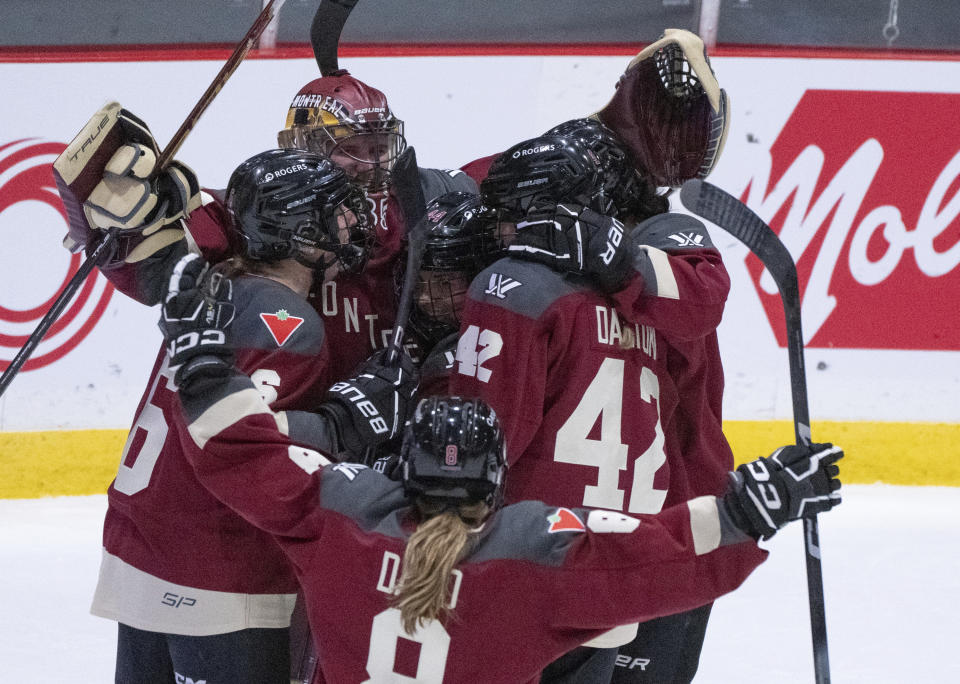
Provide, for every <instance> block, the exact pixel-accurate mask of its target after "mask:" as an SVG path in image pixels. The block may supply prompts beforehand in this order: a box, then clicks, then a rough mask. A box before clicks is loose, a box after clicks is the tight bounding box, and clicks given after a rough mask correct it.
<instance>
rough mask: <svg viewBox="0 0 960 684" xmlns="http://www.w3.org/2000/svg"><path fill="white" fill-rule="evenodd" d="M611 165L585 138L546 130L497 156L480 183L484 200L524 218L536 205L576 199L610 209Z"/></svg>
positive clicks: (595, 207) (513, 216)
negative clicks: (606, 166) (608, 169)
mask: <svg viewBox="0 0 960 684" xmlns="http://www.w3.org/2000/svg"><path fill="white" fill-rule="evenodd" d="M606 173H607V172H606V170H605V169H604V168H603V165H602V164H601V162H600V158H599V157H598V156H597V155H596V154H595V153H594V152H593V151H592V150H591V149H590V148H589V147H588V146H587V145H585V144H584V143H583V142H582V141H581V140H579V139H578V138H576V137H573V136H569V135H543V136H540V137H539V138H531V139H530V140H525V141H523V142H521V143H519V144H517V145H514V146H513V147H511V148H510V149H508V150H507V151H506V152H504V153H503V154H501V155H500V156H499V157H497V158H496V159H495V160H494V161H493V164H491V165H490V170H489V172H488V173H487V177H486V178H484V180H483V182H482V183H481V184H480V192H481V194H482V195H483V198H484V200H485V201H487V202H489V203H490V204H491V205H493V206H495V207H497V208H498V209H503V210H504V214H505V216H506V217H507V218H511V219H514V220H516V219H519V218H520V217H522V216H524V215H525V214H526V213H527V211H528V210H529V209H530V207H531V206H533V205H544V204H547V205H550V204H557V203H558V202H573V203H576V204H581V205H583V206H585V207H590V208H591V209H593V210H594V211H596V212H599V213H601V214H602V213H605V212H606V211H608V210H609V209H610V198H609V197H607V195H606V193H605V190H604V187H605V186H606V184H607V183H606Z"/></svg>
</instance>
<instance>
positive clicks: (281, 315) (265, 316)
mask: <svg viewBox="0 0 960 684" xmlns="http://www.w3.org/2000/svg"><path fill="white" fill-rule="evenodd" d="M260 320H261V321H263V324H264V325H266V326H267V330H268V331H269V332H270V334H271V335H272V336H273V339H274V340H276V342H277V346H278V347H282V346H283V343H284V342H286V341H287V340H289V339H290V336H291V335H293V333H295V332H296V331H297V329H298V328H299V327H300V326H301V325H303V321H304V319H303V318H302V317H300V316H291V315H290V313H289V312H288V311H287V310H286V309H277V311H276V312H275V313H261V314H260Z"/></svg>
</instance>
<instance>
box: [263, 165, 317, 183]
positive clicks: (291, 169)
mask: <svg viewBox="0 0 960 684" xmlns="http://www.w3.org/2000/svg"><path fill="white" fill-rule="evenodd" d="M308 168H310V167H308V166H307V165H306V164H294V165H293V166H287V167H286V168H283V169H276V170H275V171H268V172H267V174H266V175H265V176H264V177H263V180H262V181H260V183H258V185H262V184H263V183H269V182H270V181H272V180H274V179H276V178H279V177H281V176H286V175H287V174H291V173H296V172H297V171H306V170H307V169H308Z"/></svg>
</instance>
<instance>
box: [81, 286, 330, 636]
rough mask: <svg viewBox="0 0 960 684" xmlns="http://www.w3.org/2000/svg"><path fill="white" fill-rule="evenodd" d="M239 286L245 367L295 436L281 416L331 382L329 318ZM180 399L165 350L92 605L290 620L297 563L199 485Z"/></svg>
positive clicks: (127, 615)
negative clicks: (182, 435) (182, 428)
mask: <svg viewBox="0 0 960 684" xmlns="http://www.w3.org/2000/svg"><path fill="white" fill-rule="evenodd" d="M234 283H235V285H234V303H235V305H236V307H237V311H236V318H235V320H234V322H233V324H232V325H231V326H230V328H229V329H228V330H227V334H228V339H229V341H230V342H231V344H232V345H234V347H235V348H236V351H237V357H236V358H237V364H238V367H239V368H241V369H243V371H244V372H245V373H247V374H248V375H249V376H250V377H251V378H252V382H253V383H255V385H256V387H257V393H258V395H262V397H263V398H265V399H266V400H267V401H268V402H269V403H270V405H271V407H272V408H273V409H274V410H276V411H277V412H279V413H277V414H276V420H277V421H279V422H278V424H277V428H278V429H279V430H282V431H283V432H284V433H289V432H290V427H291V424H292V423H294V422H295V421H293V420H288V415H290V416H293V415H296V414H293V413H290V414H288V413H286V412H285V411H286V410H287V409H307V408H314V407H315V406H317V404H319V402H320V401H321V399H322V397H323V392H324V391H325V390H326V388H327V387H329V385H330V384H331V383H332V382H333V381H334V379H333V378H331V377H330V366H329V358H328V356H329V354H328V344H327V341H326V339H325V336H324V326H323V323H322V321H321V320H320V318H319V317H318V316H317V314H316V312H315V311H314V310H313V309H312V307H311V306H310V304H309V303H308V302H307V301H306V300H305V299H304V298H303V297H302V296H300V295H298V294H297V293H295V292H294V291H292V290H290V289H289V288H287V287H286V286H284V285H281V284H280V283H277V282H275V281H272V280H269V279H266V278H261V277H256V276H241V277H239V278H237V279H235V281H234ZM175 404H176V392H175V386H174V384H173V374H172V373H171V372H170V370H169V369H168V367H167V359H166V354H165V352H164V350H161V351H160V354H159V357H158V360H157V364H156V366H155V367H154V371H153V374H152V376H151V380H150V385H149V390H148V392H147V394H146V395H145V396H144V398H143V400H142V401H141V404H140V406H139V408H138V410H137V414H136V416H135V418H134V423H133V426H132V428H131V430H130V434H129V437H128V439H127V443H126V446H125V448H124V452H123V457H122V461H121V464H120V469H119V472H118V473H117V477H116V479H115V480H114V481H113V483H112V484H111V486H110V488H109V490H108V493H107V498H108V509H107V514H106V518H105V520H104V530H103V545H104V560H103V564H102V568H101V576H100V581H99V583H98V586H97V590H96V595H95V598H94V602H93V608H92V610H93V612H94V614H96V615H100V616H102V617H107V618H111V619H115V620H118V621H120V622H123V623H125V624H128V625H131V626H134V627H137V628H140V629H145V630H150V631H159V632H171V633H175V634H188V635H202V634H214V633H222V632H225V631H233V630H236V629H242V628H246V627H282V626H286V625H287V624H289V616H290V609H291V608H292V601H293V594H294V593H295V592H296V590H297V587H296V582H295V579H294V576H293V574H292V572H291V569H290V567H289V565H288V563H287V562H286V560H285V558H284V557H283V554H282V553H281V552H280V549H279V548H278V547H277V545H276V543H275V542H274V541H273V540H272V539H271V538H270V537H269V536H268V535H266V534H265V533H263V532H262V531H260V530H258V529H257V528H255V527H253V526H251V525H249V524H248V523H247V522H246V521H244V520H243V519H242V518H240V517H239V516H238V515H236V513H234V512H233V511H232V510H230V509H229V508H228V507H226V506H224V505H223V504H222V503H221V502H220V501H218V500H217V499H216V498H215V497H214V496H213V495H211V494H210V493H209V492H208V491H207V490H206V489H205V488H204V487H203V485H202V484H201V483H200V482H199V481H198V480H197V478H196V476H195V475H194V473H193V470H192V468H191V467H190V465H189V463H188V461H187V459H186V455H185V449H196V446H195V445H194V444H193V442H188V443H186V444H181V442H180V439H179V435H178V431H177V429H176V428H175V426H174V424H175V421H176V420H177V417H178V415H179V412H178V411H175V410H174V406H175ZM229 410H230V409H229V408H228V407H227V408H224V411H225V412H229ZM311 415H312V414H311ZM316 427H317V426H316V425H313V426H311V430H312V431H313V430H315V429H316ZM304 429H305V428H304ZM301 431H302V430H301ZM317 438H318V439H320V438H321V436H320V435H317ZM184 600H185V601H186V602H187V605H186V606H185V605H184V602H183V601H184Z"/></svg>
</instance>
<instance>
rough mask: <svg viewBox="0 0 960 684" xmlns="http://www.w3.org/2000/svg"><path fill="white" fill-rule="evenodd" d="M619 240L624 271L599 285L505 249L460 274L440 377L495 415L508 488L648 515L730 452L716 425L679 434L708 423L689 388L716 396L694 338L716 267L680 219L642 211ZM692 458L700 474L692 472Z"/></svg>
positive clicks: (705, 328) (717, 305)
mask: <svg viewBox="0 0 960 684" xmlns="http://www.w3.org/2000/svg"><path fill="white" fill-rule="evenodd" d="M632 239H635V240H637V241H638V242H639V243H640V244H641V245H642V246H641V247H640V249H641V254H640V256H639V257H638V258H637V260H636V268H637V273H636V274H635V275H634V276H633V278H632V279H631V281H630V282H629V283H628V285H627V287H625V288H624V289H623V290H621V291H619V292H617V293H615V294H614V295H612V296H605V295H602V294H601V293H599V292H597V291H596V290H595V289H594V288H593V287H592V286H591V285H590V283H589V282H587V281H586V280H584V279H580V278H575V277H565V276H564V275H563V274H561V273H558V272H556V271H553V270H552V269H550V268H548V267H546V266H543V265H541V264H537V263H533V262H528V261H521V260H519V259H516V258H510V257H508V258H505V259H502V260H500V261H498V262H496V263H495V264H493V265H492V266H490V267H489V268H487V269H486V270H485V271H483V272H482V273H481V274H480V275H479V276H478V277H477V278H476V279H475V280H474V282H473V284H472V285H471V288H470V291H469V294H468V299H467V304H466V307H465V309H464V312H463V314H462V316H461V330H460V342H459V345H458V349H457V359H456V364H455V367H454V369H453V371H452V375H451V381H450V389H451V392H452V393H454V394H459V395H463V396H479V397H481V398H483V399H485V400H486V401H487V402H488V403H490V404H491V405H492V406H493V408H494V409H495V410H496V411H497V413H498V414H499V415H500V416H501V417H502V420H503V423H504V429H505V434H506V441H507V446H508V454H509V459H510V462H511V483H510V487H508V489H507V498H508V500H517V499H528V498H536V499H541V500H544V501H547V502H548V503H551V504H556V505H565V506H594V507H600V508H607V509H612V510H618V511H623V512H626V513H656V512H657V511H659V510H660V509H661V508H662V507H663V506H664V505H665V503H666V502H667V496H668V492H669V495H670V497H671V499H672V501H684V500H686V499H688V498H691V497H692V496H695V495H698V494H704V493H713V494H716V493H720V491H722V488H723V484H724V483H723V477H724V474H725V473H726V472H727V470H729V469H730V467H731V466H732V457H730V453H729V447H727V446H726V441H725V440H722V433H719V425H718V426H717V431H716V432H715V433H714V432H711V433H710V434H711V436H712V437H713V438H716V437H717V436H719V440H720V441H714V442H712V443H711V444H704V443H703V442H702V441H698V440H696V439H695V438H691V437H689V434H690V433H693V432H696V431H697V430H699V429H700V428H699V424H698V423H699V422H700V421H701V420H702V421H705V422H708V423H714V422H716V421H717V417H715V416H714V415H713V414H710V413H709V412H708V410H707V409H708V408H712V407H713V406H712V404H706V405H705V403H704V401H703V397H704V396H708V397H711V398H712V397H716V398H717V400H718V401H719V396H720V394H721V392H722V371H720V370H719V369H720V365H719V356H717V355H714V354H715V351H716V350H715V347H714V348H711V347H709V346H708V345H707V344H705V342H704V340H705V339H706V338H709V337H710V336H711V335H715V332H714V331H715V328H716V326H717V324H718V323H719V322H720V319H721V316H722V312H723V306H724V302H725V299H726V295H727V292H728V290H729V278H728V276H727V273H726V270H725V269H724V268H723V264H722V262H721V260H720V255H719V253H718V252H717V250H715V249H713V248H712V245H710V243H709V237H707V234H706V231H705V229H704V228H703V225H702V224H701V223H700V222H699V221H696V220H694V219H692V218H689V217H686V216H681V215H676V214H663V215H660V216H656V217H654V218H652V219H649V220H648V221H645V222H644V223H642V224H640V226H638V227H637V228H636V229H635V231H634V232H633V234H632ZM682 243H686V244H687V246H686V247H685V248H684V249H683V250H682V251H680V250H677V249H674V250H672V251H671V252H670V253H669V254H668V253H667V252H666V251H664V250H663V249H661V248H660V247H669V246H670V245H674V246H679V244H682ZM704 366H709V367H710V368H715V369H717V372H718V373H719V375H717V374H704V373H703V372H702V368H703V367H704ZM718 379H719V380H720V381H721V384H719V386H718V385H717V384H715V383H716V381H717V380H718ZM704 383H710V384H708V385H706V384H704ZM699 385H703V386H702V387H700V386H699ZM716 416H719V406H717V414H716ZM691 444H696V445H697V447H698V448H699V449H700V451H699V452H698V453H693V452H692V451H690V450H689V449H690V445H691ZM700 462H704V463H709V464H710V466H709V472H708V474H703V473H700V474H696V475H694V474H692V473H693V471H694V470H696V469H698V468H700ZM694 485H696V487H695V486H694ZM697 488H701V489H702V490H706V491H702V490H701V491H697Z"/></svg>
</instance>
